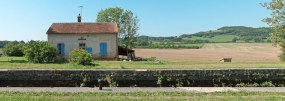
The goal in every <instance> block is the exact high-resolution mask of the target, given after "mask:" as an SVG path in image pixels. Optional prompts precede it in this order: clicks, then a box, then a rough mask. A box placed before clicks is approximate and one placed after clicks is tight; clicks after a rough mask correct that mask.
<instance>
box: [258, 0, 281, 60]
mask: <svg viewBox="0 0 285 101" xmlns="http://www.w3.org/2000/svg"><path fill="white" fill-rule="evenodd" d="M262 6H263V7H266V9H268V10H271V14H270V15H271V17H267V18H265V19H263V20H262V21H263V22H266V23H267V24H268V25H269V26H271V27H272V29H273V31H274V32H273V33H271V34H270V39H274V44H273V45H275V46H276V45H277V44H279V45H280V46H281V48H282V49H281V51H282V53H281V54H280V55H279V58H280V59H281V61H283V62H285V2H284V0H272V1H271V2H268V3H267V2H266V3H264V4H262Z"/></svg>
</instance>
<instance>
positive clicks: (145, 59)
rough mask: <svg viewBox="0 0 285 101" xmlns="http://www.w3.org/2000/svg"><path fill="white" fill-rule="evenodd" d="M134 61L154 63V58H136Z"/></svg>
mask: <svg viewBox="0 0 285 101" xmlns="http://www.w3.org/2000/svg"><path fill="white" fill-rule="evenodd" d="M135 60H136V61H155V60H156V57H150V58H142V57H136V59H135Z"/></svg>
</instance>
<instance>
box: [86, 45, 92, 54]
mask: <svg viewBox="0 0 285 101" xmlns="http://www.w3.org/2000/svg"><path fill="white" fill-rule="evenodd" d="M85 50H86V51H87V53H89V54H91V55H92V48H91V47H87V48H85Z"/></svg>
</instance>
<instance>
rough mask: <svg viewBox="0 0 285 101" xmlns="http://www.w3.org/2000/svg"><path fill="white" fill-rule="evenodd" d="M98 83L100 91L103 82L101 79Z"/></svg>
mask: <svg viewBox="0 0 285 101" xmlns="http://www.w3.org/2000/svg"><path fill="white" fill-rule="evenodd" d="M98 83H99V90H102V86H103V80H102V79H98Z"/></svg>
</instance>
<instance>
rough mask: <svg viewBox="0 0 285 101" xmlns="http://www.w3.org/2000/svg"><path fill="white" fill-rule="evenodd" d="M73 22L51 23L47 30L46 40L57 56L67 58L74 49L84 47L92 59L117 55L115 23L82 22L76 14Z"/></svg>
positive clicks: (110, 57)
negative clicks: (76, 20) (56, 50)
mask: <svg viewBox="0 0 285 101" xmlns="http://www.w3.org/2000/svg"><path fill="white" fill-rule="evenodd" d="M77 18H78V22H75V23H52V25H51V26H50V28H49V29H48V31H47V33H46V34H47V37H48V42H51V43H52V44H53V45H54V46H56V47H57V49H58V57H57V58H64V59H68V55H69V53H70V52H71V51H73V50H74V49H79V48H80V49H85V50H86V51H87V52H88V53H90V54H91V55H92V58H93V59H114V58H115V57H118V43H117V35H118V28H117V24H116V23H115V22H114V23H82V22H81V16H80V14H79V15H78V17H77Z"/></svg>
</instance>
